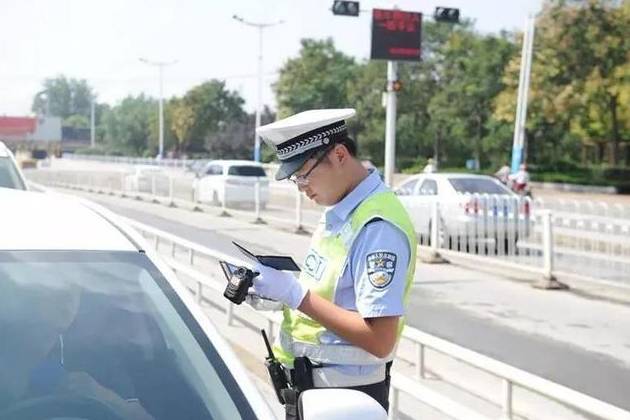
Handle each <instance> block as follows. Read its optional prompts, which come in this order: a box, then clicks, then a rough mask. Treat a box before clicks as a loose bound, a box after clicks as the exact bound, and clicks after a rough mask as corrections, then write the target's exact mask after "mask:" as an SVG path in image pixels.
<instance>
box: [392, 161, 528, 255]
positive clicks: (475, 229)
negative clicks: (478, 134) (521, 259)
mask: <svg viewBox="0 0 630 420" xmlns="http://www.w3.org/2000/svg"><path fill="white" fill-rule="evenodd" d="M394 191H395V192H396V194H397V195H398V196H399V198H400V200H401V202H402V203H403V205H404V206H405V207H406V208H407V211H408V212H409V215H410V216H411V219H412V221H413V223H414V226H415V229H416V232H417V233H418V235H419V236H425V237H428V235H429V234H430V231H431V224H432V223H433V222H432V208H433V205H434V204H435V203H438V205H439V212H440V222H441V229H440V232H441V233H440V234H441V236H443V237H444V239H445V240H446V241H447V242H448V244H450V246H452V245H453V243H454V242H456V241H461V240H463V239H465V240H468V239H469V238H472V239H484V240H488V239H489V240H495V241H498V240H502V241H503V242H508V241H511V242H512V243H510V244H507V245H510V246H513V245H514V244H515V242H516V241H517V240H518V239H519V236H523V235H525V236H527V235H529V230H530V219H529V212H530V202H529V200H527V199H522V198H520V197H518V196H517V195H516V194H514V193H513V192H512V191H510V190H509V189H508V188H506V187H505V186H504V185H503V184H501V183H500V182H499V181H498V180H496V179H495V178H492V177H489V176H485V175H473V174H458V173H427V174H419V175H414V176H412V177H410V178H408V179H407V180H405V181H404V182H403V183H402V184H400V185H399V186H398V187H396V188H395V190H394ZM507 245H506V247H507Z"/></svg>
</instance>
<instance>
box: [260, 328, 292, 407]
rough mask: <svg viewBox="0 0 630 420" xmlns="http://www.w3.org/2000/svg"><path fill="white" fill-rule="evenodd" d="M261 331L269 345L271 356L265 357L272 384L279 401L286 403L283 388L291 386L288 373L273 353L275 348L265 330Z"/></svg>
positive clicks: (266, 343) (267, 345)
mask: <svg viewBox="0 0 630 420" xmlns="http://www.w3.org/2000/svg"><path fill="white" fill-rule="evenodd" d="M260 333H261V334H262V336H263V340H265V347H267V352H268V353H269V356H267V357H265V366H266V367H267V372H269V377H270V378H271V384H272V385H273V389H274V390H275V391H276V396H277V397H278V401H280V404H284V397H283V396H282V390H283V389H287V388H289V382H288V380H287V375H286V374H285V373H284V369H282V364H281V363H280V362H278V360H277V359H276V357H275V356H274V355H273V350H271V346H270V345H269V340H267V334H266V333H265V330H260Z"/></svg>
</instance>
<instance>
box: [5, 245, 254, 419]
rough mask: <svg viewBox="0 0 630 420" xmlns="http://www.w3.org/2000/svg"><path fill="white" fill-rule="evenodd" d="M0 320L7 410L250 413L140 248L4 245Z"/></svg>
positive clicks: (25, 414)
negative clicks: (6, 247) (58, 248)
mask: <svg viewBox="0 0 630 420" xmlns="http://www.w3.org/2000/svg"><path fill="white" fill-rule="evenodd" d="M0 331H1V332H2V345H1V346H0V371H1V372H2V375H0V418H3V419H4V418H7V419H8V418H11V419H14V420H22V419H27V418H32V417H33V413H35V412H46V407H45V406H44V405H43V404H45V403H46V401H47V403H48V404H53V405H52V406H55V413H56V416H55V418H86V419H96V418H120V419H142V420H148V419H152V420H169V419H188V418H190V419H192V418H194V419H238V418H254V414H253V412H252V411H251V407H250V406H249V404H248V403H247V399H246V398H245V397H244V395H243V394H242V392H241V391H240V388H239V387H238V385H237V383H236V381H235V380H234V377H233V376H232V375H231V374H230V372H229V371H228V369H227V367H226V366H225V364H224V363H223V360H222V359H221V357H220V356H219V354H218V353H217V351H216V349H215V348H214V346H213V345H212V343H211V342H209V340H208V338H207V336H206V335H205V334H204V333H203V331H202V330H201V328H200V326H199V325H198V324H197V323H196V322H195V321H194V319H193V318H192V315H191V314H190V313H189V312H188V310H187V308H186V306H185V305H184V303H183V302H182V301H181V300H180V299H179V297H178V296H177V294H176V293H175V292H174V290H173V289H172V288H171V287H170V285H169V283H168V282H167V281H166V279H164V277H163V276H162V275H161V274H160V273H159V271H158V270H157V269H156V268H155V266H153V265H152V263H151V262H150V260H149V259H148V258H147V257H146V256H145V255H143V254H141V253H137V252H95V251H92V252H79V251H56V252H46V251H4V252H0ZM38 410H39V411H38Z"/></svg>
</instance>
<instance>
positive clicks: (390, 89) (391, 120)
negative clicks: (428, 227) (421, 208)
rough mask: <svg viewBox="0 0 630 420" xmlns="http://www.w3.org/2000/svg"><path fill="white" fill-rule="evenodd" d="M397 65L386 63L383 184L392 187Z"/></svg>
mask: <svg viewBox="0 0 630 420" xmlns="http://www.w3.org/2000/svg"><path fill="white" fill-rule="evenodd" d="M397 73H398V63H396V62H395V61H392V60H389V61H387V94H386V95H387V98H386V104H387V105H386V106H387V109H386V112H385V168H384V169H385V184H387V185H389V186H392V185H394V184H393V181H394V179H393V178H394V166H395V164H396V159H395V157H396V99H397V98H396V91H395V90H394V82H396V81H397V80H398V74H397Z"/></svg>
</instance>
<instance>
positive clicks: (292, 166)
mask: <svg viewBox="0 0 630 420" xmlns="http://www.w3.org/2000/svg"><path fill="white" fill-rule="evenodd" d="M311 156H313V153H308V154H306V155H300V156H296V157H294V158H292V159H287V160H283V161H282V162H280V167H279V168H278V172H276V181H282V180H283V179H287V178H288V177H290V176H291V175H293V174H294V173H296V172H297V171H299V170H300V168H301V167H302V166H304V164H305V163H306V161H307V160H309V159H310V158H311Z"/></svg>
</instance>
